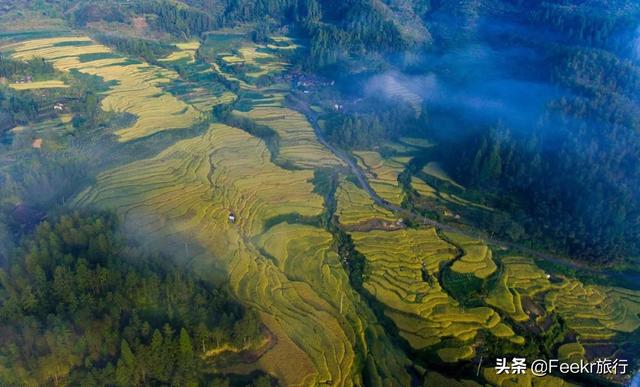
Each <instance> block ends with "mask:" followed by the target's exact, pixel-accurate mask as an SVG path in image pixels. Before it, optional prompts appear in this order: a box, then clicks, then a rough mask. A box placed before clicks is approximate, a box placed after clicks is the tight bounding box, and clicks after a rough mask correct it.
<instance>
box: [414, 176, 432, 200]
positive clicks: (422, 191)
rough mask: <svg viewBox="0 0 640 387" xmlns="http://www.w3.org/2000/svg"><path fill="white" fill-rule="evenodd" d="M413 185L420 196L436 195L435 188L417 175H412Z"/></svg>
mask: <svg viewBox="0 0 640 387" xmlns="http://www.w3.org/2000/svg"><path fill="white" fill-rule="evenodd" d="M411 187H412V188H413V189H415V190H416V192H417V193H418V194H419V195H420V196H424V197H436V190H435V188H433V187H431V186H430V185H428V184H427V183H425V182H424V181H422V180H421V179H419V178H417V177H415V176H411Z"/></svg>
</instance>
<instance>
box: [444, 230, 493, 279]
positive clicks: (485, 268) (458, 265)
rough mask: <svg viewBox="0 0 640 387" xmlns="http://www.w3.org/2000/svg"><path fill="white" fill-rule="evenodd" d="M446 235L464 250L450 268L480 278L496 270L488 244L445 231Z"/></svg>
mask: <svg viewBox="0 0 640 387" xmlns="http://www.w3.org/2000/svg"><path fill="white" fill-rule="evenodd" d="M446 236H447V238H449V239H451V240H452V241H453V242H454V243H455V244H456V245H457V246H459V247H460V248H461V249H462V250H463V252H464V254H463V255H462V257H461V258H460V259H458V260H457V261H455V262H454V263H453V265H452V266H451V270H453V271H455V272H457V273H460V274H473V275H475V276H476V277H478V278H480V279H485V278H487V277H489V276H490V275H491V274H493V273H494V272H495V271H496V264H495V263H494V262H493V260H492V252H491V249H490V248H489V246H487V245H485V244H484V243H482V242H481V241H478V240H475V239H471V238H469V237H466V236H464V235H460V234H453V233H446Z"/></svg>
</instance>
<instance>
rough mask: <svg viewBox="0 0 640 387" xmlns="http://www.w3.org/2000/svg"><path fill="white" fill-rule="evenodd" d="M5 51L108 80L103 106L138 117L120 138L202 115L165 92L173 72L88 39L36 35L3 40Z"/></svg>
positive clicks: (180, 124)
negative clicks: (39, 58) (38, 36)
mask: <svg viewBox="0 0 640 387" xmlns="http://www.w3.org/2000/svg"><path fill="white" fill-rule="evenodd" d="M3 51H9V52H10V53H11V56H12V58H14V59H21V60H28V59H31V58H34V57H42V58H44V59H46V60H50V61H51V62H52V63H53V65H54V66H55V67H56V68H57V69H58V70H61V71H71V70H77V71H79V72H81V73H85V74H91V75H97V76H99V77H101V78H102V79H103V80H104V81H105V82H107V83H110V84H111V85H112V86H111V87H110V89H109V90H108V91H107V92H106V93H105V96H104V99H103V100H102V109H103V110H105V111H113V112H126V113H130V114H133V115H135V116H136V118H137V120H136V121H135V123H134V124H133V125H132V126H130V127H128V128H123V129H120V130H118V131H117V132H116V135H117V136H118V140H119V141H121V142H126V141H131V140H135V139H138V138H142V137H146V136H149V135H152V134H155V133H158V132H160V131H164V130H169V129H172V128H186V127H189V126H191V125H193V124H195V123H196V122H197V121H198V120H199V119H200V116H199V113H198V112H197V111H196V110H195V109H194V108H193V107H191V106H189V105H187V104H185V103H184V102H182V101H180V100H179V99H177V98H175V97H174V96H172V95H171V94H169V93H167V92H165V91H163V89H162V86H163V85H165V84H167V83H169V82H171V80H173V79H175V78H176V77H177V74H175V73H174V72H173V71H170V70H165V69H163V68H159V67H156V66H151V65H148V64H144V63H136V62H131V61H129V60H127V59H126V58H123V57H120V56H118V55H116V54H114V53H113V52H112V51H111V50H110V49H109V48H108V47H105V46H103V45H100V44H95V43H93V42H92V41H91V39H89V38H86V37H60V38H47V39H37V40H31V41H26V42H19V43H13V44H10V45H7V46H5V47H3Z"/></svg>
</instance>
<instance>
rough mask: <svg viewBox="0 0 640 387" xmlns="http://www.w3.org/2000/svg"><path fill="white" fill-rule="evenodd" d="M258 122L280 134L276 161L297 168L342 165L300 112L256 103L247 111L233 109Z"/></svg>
mask: <svg viewBox="0 0 640 387" xmlns="http://www.w3.org/2000/svg"><path fill="white" fill-rule="evenodd" d="M234 114H237V115H239V116H241V117H246V118H249V119H251V120H253V121H254V122H256V123H257V124H260V125H264V126H268V127H269V128H271V129H273V130H274V131H275V132H276V133H277V134H278V137H279V140H280V141H279V144H280V146H279V149H280V150H279V153H278V157H277V161H279V162H284V163H291V164H293V165H295V166H296V167H300V168H316V167H326V166H337V165H341V164H342V162H341V161H340V160H339V159H338V158H337V157H336V156H335V155H333V153H331V152H330V151H329V150H328V149H326V148H324V147H323V146H322V145H321V144H320V143H319V142H318V139H317V138H316V135H315V133H314V131H313V128H312V127H311V124H310V123H309V121H307V119H306V117H305V116H304V115H302V114H301V113H299V112H297V111H295V110H291V109H287V108H277V107H261V106H258V107H255V108H253V109H251V110H250V111H248V112H235V113H234Z"/></svg>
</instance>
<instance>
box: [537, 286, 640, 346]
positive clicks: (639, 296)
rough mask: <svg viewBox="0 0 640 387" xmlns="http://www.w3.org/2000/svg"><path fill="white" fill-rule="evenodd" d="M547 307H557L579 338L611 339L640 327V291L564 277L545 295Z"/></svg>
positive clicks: (556, 309)
mask: <svg viewBox="0 0 640 387" xmlns="http://www.w3.org/2000/svg"><path fill="white" fill-rule="evenodd" d="M545 304H546V307H547V310H548V311H557V312H558V314H560V316H562V318H564V320H565V322H566V323H567V325H568V326H569V327H570V328H571V329H573V330H574V331H576V332H577V333H578V335H579V336H580V338H582V339H586V340H589V339H593V340H605V339H611V338H613V337H614V336H615V335H616V334H618V333H631V332H634V331H635V330H637V329H638V328H640V317H639V314H640V292H638V291H632V290H627V289H622V288H611V287H603V286H596V285H585V284H583V283H581V282H579V281H577V280H573V279H565V281H563V283H562V284H560V285H558V286H557V288H556V289H555V291H553V292H549V293H548V294H547V295H546V298H545Z"/></svg>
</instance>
